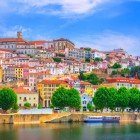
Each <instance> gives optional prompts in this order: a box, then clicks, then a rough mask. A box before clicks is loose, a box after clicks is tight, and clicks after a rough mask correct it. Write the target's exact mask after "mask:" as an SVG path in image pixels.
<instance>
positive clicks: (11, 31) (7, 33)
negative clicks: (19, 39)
mask: <svg viewBox="0 0 140 140" xmlns="http://www.w3.org/2000/svg"><path fill="white" fill-rule="evenodd" d="M17 31H22V33H23V34H25V35H26V37H29V36H28V34H30V33H31V29H30V28H26V27H23V26H20V25H15V26H12V27H5V26H3V25H0V33H1V35H0V37H16V34H17Z"/></svg>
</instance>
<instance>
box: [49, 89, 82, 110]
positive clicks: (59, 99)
mask: <svg viewBox="0 0 140 140" xmlns="http://www.w3.org/2000/svg"><path fill="white" fill-rule="evenodd" d="M51 101H52V105H53V107H58V108H60V109H64V108H65V107H69V108H71V109H80V107H81V98H80V93H79V92H78V91H77V90H76V89H74V88H72V89H66V88H64V87H60V88H58V89H57V90H56V91H55V92H54V93H53V96H52V99H51Z"/></svg>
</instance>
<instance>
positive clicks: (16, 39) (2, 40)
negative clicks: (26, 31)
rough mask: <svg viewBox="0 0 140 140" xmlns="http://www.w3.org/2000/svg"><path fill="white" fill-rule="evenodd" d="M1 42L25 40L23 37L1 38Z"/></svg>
mask: <svg viewBox="0 0 140 140" xmlns="http://www.w3.org/2000/svg"><path fill="white" fill-rule="evenodd" d="M0 42H25V40H23V39H22V38H0Z"/></svg>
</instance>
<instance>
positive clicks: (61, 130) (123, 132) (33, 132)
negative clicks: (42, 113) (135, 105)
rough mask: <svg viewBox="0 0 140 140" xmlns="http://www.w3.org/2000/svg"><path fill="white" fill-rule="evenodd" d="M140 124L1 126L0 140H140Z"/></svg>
mask: <svg viewBox="0 0 140 140" xmlns="http://www.w3.org/2000/svg"><path fill="white" fill-rule="evenodd" d="M139 132H140V124H136V123H135V124H134V123H133V124H102V123H100V124H84V123H73V124H40V125H8V124H7V125H0V140H104V139H105V140H125V139H126V140H129V139H130V140H131V139H133V140H139V139H140V134H139Z"/></svg>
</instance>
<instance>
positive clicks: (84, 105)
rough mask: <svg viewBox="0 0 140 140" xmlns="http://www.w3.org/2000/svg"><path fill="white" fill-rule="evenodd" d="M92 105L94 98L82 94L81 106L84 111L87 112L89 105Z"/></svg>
mask: <svg viewBox="0 0 140 140" xmlns="http://www.w3.org/2000/svg"><path fill="white" fill-rule="evenodd" d="M88 103H92V97H91V96H89V95H87V94H82V95H81V106H82V111H87V110H88V109H87V104H88Z"/></svg>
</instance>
